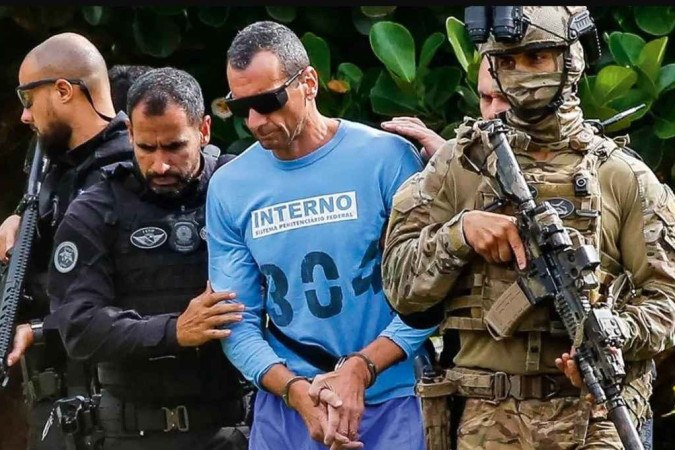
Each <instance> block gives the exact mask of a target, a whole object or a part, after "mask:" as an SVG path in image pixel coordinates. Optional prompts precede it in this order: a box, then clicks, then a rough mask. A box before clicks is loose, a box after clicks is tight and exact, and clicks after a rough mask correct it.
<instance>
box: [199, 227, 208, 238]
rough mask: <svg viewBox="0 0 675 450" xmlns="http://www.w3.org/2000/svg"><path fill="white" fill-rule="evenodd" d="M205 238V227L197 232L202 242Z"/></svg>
mask: <svg viewBox="0 0 675 450" xmlns="http://www.w3.org/2000/svg"><path fill="white" fill-rule="evenodd" d="M206 236H207V235H206V227H202V228H201V229H200V230H199V237H200V238H202V240H203V241H205V240H206Z"/></svg>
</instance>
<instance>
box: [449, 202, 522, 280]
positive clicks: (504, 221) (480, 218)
mask: <svg viewBox="0 0 675 450" xmlns="http://www.w3.org/2000/svg"><path fill="white" fill-rule="evenodd" d="M462 230H463V232H464V239H466V243H467V244H468V245H469V246H471V248H473V249H474V251H475V252H476V253H478V254H479V255H480V256H482V257H483V258H484V259H485V260H486V261H487V262H489V263H491V264H500V263H505V262H509V261H511V258H512V256H513V254H515V255H516V261H518V267H519V268H520V269H524V268H525V266H526V265H527V257H526V256H525V246H524V245H523V241H522V240H521V239H520V235H519V234H518V227H516V219H515V218H514V217H511V216H506V215H504V214H495V213H491V212H487V211H478V210H475V211H468V212H466V213H464V214H463V215H462Z"/></svg>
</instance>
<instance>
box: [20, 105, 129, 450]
mask: <svg viewBox="0 0 675 450" xmlns="http://www.w3.org/2000/svg"><path fill="white" fill-rule="evenodd" d="M126 118H127V116H126V114H124V113H123V112H120V113H119V114H117V115H116V116H115V117H114V118H113V120H112V121H110V123H109V124H108V125H107V126H106V128H104V129H103V130H102V131H101V132H100V133H98V134H97V135H96V136H94V137H92V138H91V139H89V140H88V141H86V142H84V143H83V144H81V145H79V146H78V147H76V148H74V149H72V150H69V151H68V152H65V153H64V154H62V155H60V156H58V157H57V158H54V159H53V160H51V161H50V165H49V167H48V168H47V171H46V174H45V178H44V180H43V182H42V186H41V189H40V194H39V207H38V211H39V221H38V234H37V238H36V239H35V241H34V245H33V248H32V250H31V259H30V265H29V269H28V274H27V277H26V291H27V293H28V295H29V298H30V300H29V301H28V302H24V303H22V304H21V306H20V310H19V313H18V316H19V317H18V323H24V322H28V321H29V320H32V321H34V322H40V321H44V324H43V330H44V331H43V335H44V340H43V341H42V342H36V343H35V344H34V345H33V346H32V347H30V348H29V349H28V351H27V352H26V355H25V358H23V360H22V362H21V365H22V370H23V371H24V378H28V379H27V380H26V379H24V392H25V393H26V400H27V402H28V404H29V408H30V415H29V421H30V435H31V436H30V443H29V448H31V449H49V450H55V449H58V450H60V449H65V448H66V447H65V443H64V442H63V440H62V438H61V436H60V434H59V433H58V432H52V431H49V430H48V431H49V432H48V433H46V435H45V436H44V438H43V436H42V434H43V428H44V427H45V424H46V422H47V420H48V418H49V416H50V412H51V410H52V405H53V402H54V400H56V399H57V398H59V397H63V396H67V395H74V394H86V393H87V391H88V389H89V387H88V376H87V369H86V367H85V366H84V365H82V364H81V363H75V362H74V361H72V360H69V359H68V358H67V357H66V352H65V350H64V349H63V344H62V343H61V340H60V338H59V336H58V333H57V330H56V329H55V328H54V327H53V326H52V321H51V320H50V317H49V315H48V314H49V298H48V295H47V290H46V289H47V269H48V266H49V259H50V255H51V251H52V243H53V238H54V233H55V232H56V228H57V226H58V224H59V223H60V221H61V219H62V218H63V214H64V212H65V210H66V208H67V207H68V205H69V204H70V202H71V201H72V200H73V199H75V198H76V197H77V196H78V195H79V194H80V193H81V192H82V191H83V190H84V189H86V188H87V187H89V186H91V185H93V184H94V183H96V182H98V181H100V180H101V178H102V172H101V169H102V168H103V167H104V166H107V165H110V164H112V163H115V162H120V161H129V160H131V159H132V157H133V149H132V147H131V145H130V143H129V133H128V131H127V127H126V124H125V120H126Z"/></svg>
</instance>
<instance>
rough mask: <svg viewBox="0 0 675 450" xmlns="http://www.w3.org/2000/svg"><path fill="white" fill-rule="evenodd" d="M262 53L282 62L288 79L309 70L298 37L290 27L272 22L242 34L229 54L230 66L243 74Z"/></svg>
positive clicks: (263, 23) (265, 21) (237, 36)
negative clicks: (254, 58) (273, 56)
mask: <svg viewBox="0 0 675 450" xmlns="http://www.w3.org/2000/svg"><path fill="white" fill-rule="evenodd" d="M263 50H266V51H269V52H271V53H273V54H274V55H276V57H277V58H279V61H280V62H281V67H282V70H283V72H284V75H286V76H287V77H290V76H293V75H295V74H296V73H298V72H299V71H300V70H301V69H304V68H305V67H307V66H309V56H307V50H305V47H304V46H303V45H302V42H300V39H299V38H298V36H297V35H296V34H295V33H293V31H291V29H290V28H288V27H287V26H285V25H281V24H279V23H276V22H272V21H270V20H264V21H260V22H255V23H252V24H251V25H249V26H247V27H246V28H244V29H243V30H241V31H239V32H238V33H237V35H236V36H235V37H234V40H233V41H232V44H231V45H230V48H229V49H228V50H227V62H228V64H229V65H230V66H232V68H234V69H235V70H244V69H246V68H247V67H248V65H249V64H250V63H251V60H252V59H253V57H254V56H255V55H256V54H257V53H258V52H260V51H263Z"/></svg>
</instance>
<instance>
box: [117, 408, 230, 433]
mask: <svg viewBox="0 0 675 450" xmlns="http://www.w3.org/2000/svg"><path fill="white" fill-rule="evenodd" d="M242 406H243V405H242V403H241V402H240V401H227V402H223V403H222V404H206V405H205V404H180V405H166V406H149V405H143V404H138V403H129V402H124V403H123V406H122V409H121V410H120V413H121V414H122V416H123V417H122V419H123V423H124V428H125V430H126V431H164V432H169V431H174V430H176V431H182V432H186V431H190V430H203V429H209V428H219V427H224V426H232V425H234V424H236V423H237V422H239V421H240V420H241V417H242Z"/></svg>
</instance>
